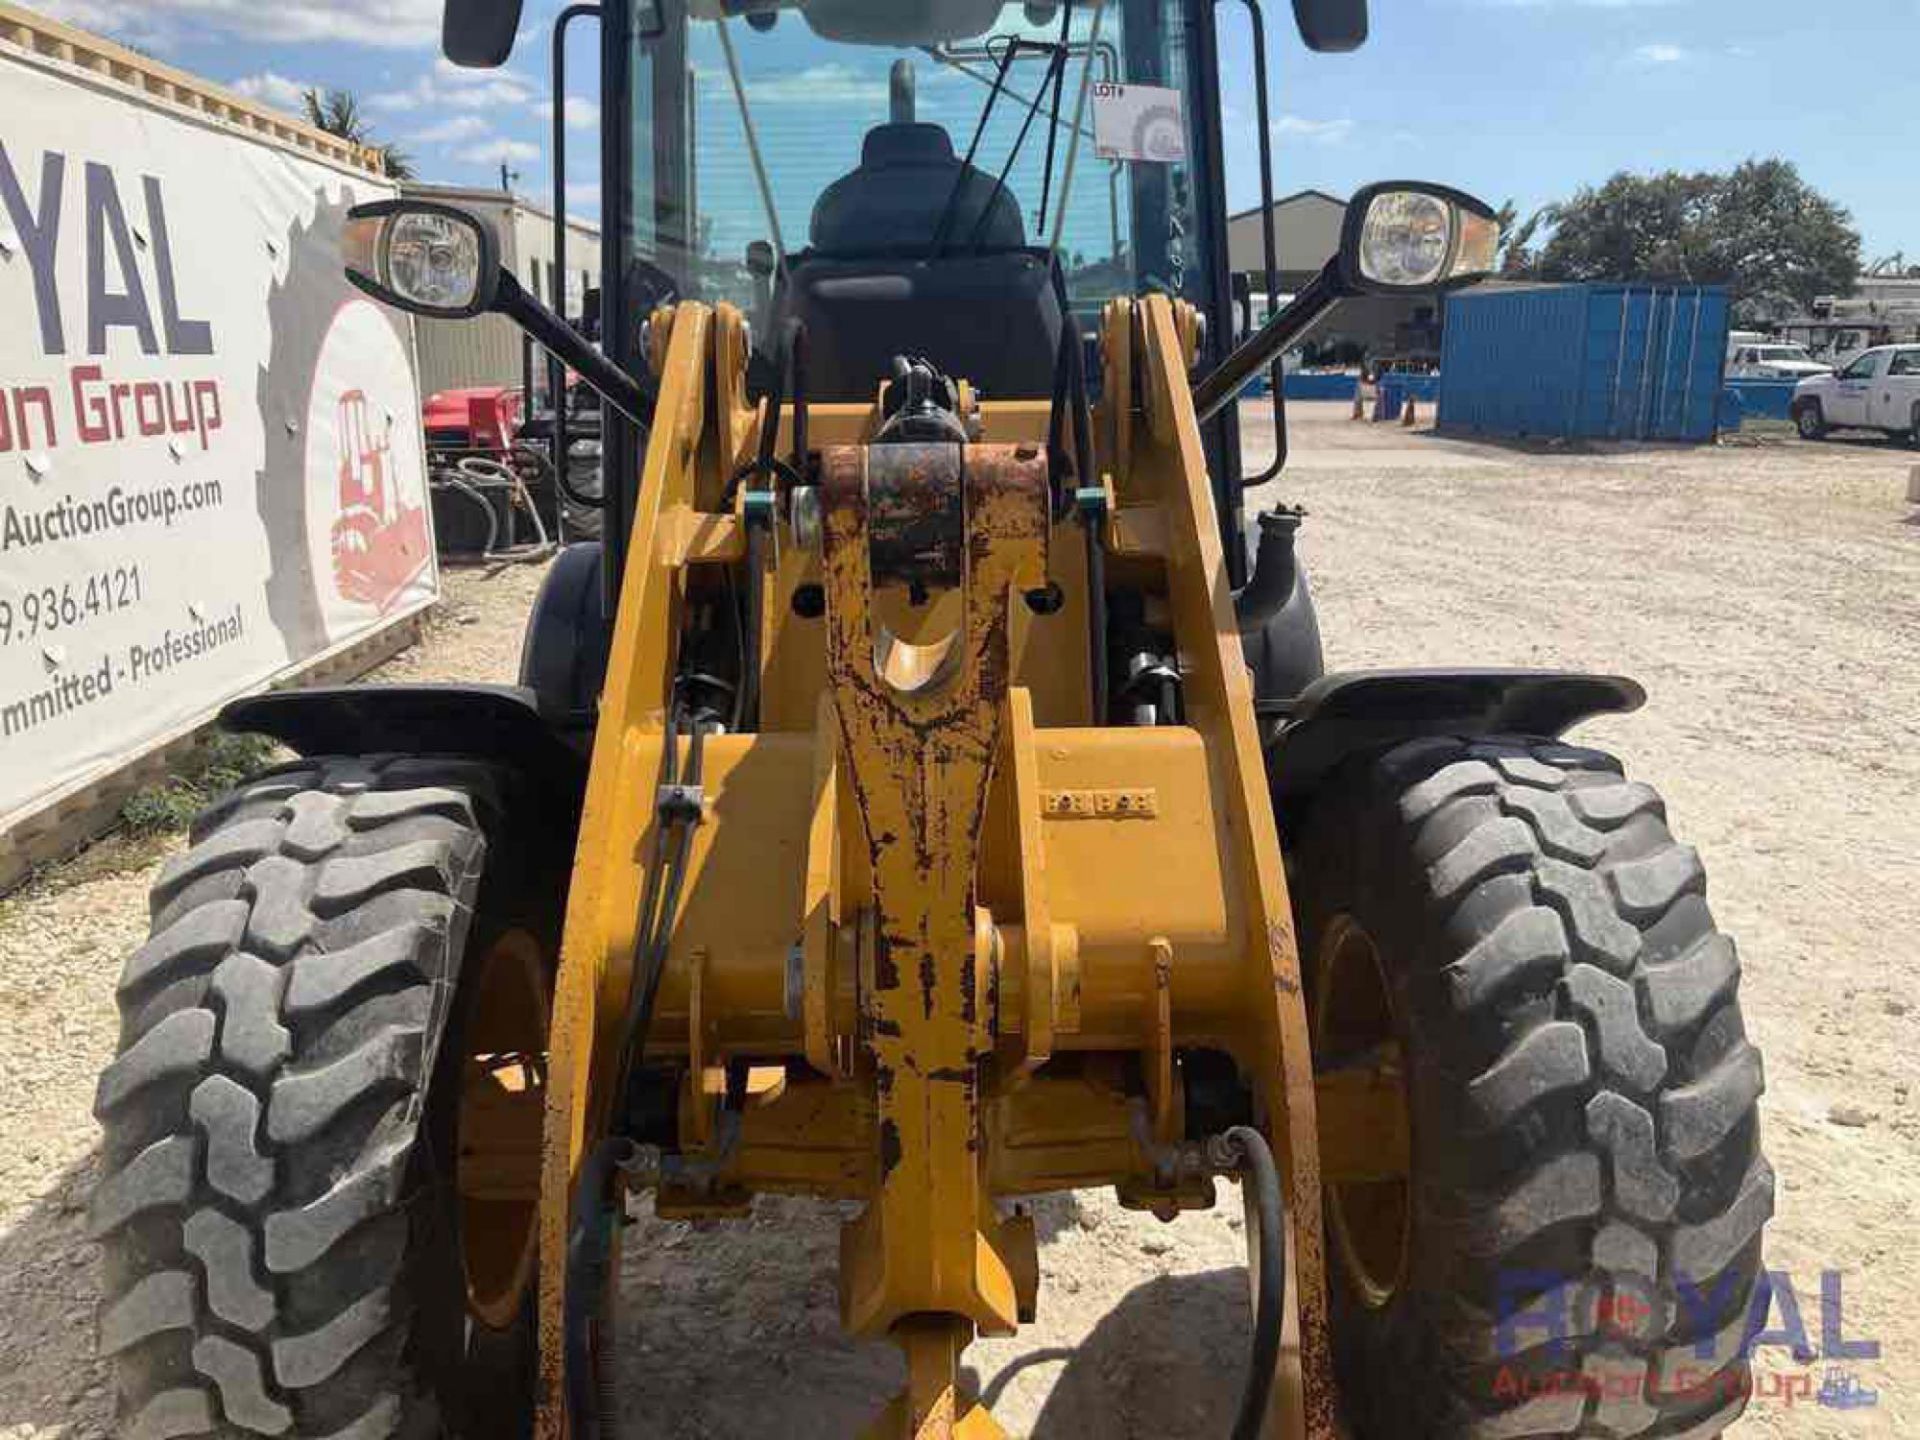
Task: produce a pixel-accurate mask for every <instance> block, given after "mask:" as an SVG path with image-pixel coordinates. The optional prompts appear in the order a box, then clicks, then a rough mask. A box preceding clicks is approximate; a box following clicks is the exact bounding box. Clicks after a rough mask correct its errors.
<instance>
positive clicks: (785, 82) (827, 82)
mask: <svg viewBox="0 0 1920 1440" xmlns="http://www.w3.org/2000/svg"><path fill="white" fill-rule="evenodd" d="M697 79H698V82H699V83H700V84H702V85H714V86H718V87H720V88H721V89H722V90H723V91H725V93H727V94H729V95H730V94H732V93H733V91H732V86H731V82H729V81H728V79H727V76H726V73H725V71H715V72H713V73H711V74H709V73H708V72H706V71H701V72H700V73H699V75H698V77H697ZM886 98H887V77H886V75H885V74H884V73H880V74H875V73H870V72H867V71H864V70H856V69H854V68H853V67H852V66H851V65H841V64H838V63H836V62H831V61H830V62H828V63H827V64H824V65H809V66H808V67H807V68H806V69H805V70H798V71H795V72H794V73H793V74H790V75H772V76H768V77H766V78H765V79H762V78H759V77H757V76H756V77H754V78H752V79H750V80H748V81H747V103H748V104H749V105H754V106H759V105H864V104H868V103H871V102H873V101H884V100H885V99H886Z"/></svg>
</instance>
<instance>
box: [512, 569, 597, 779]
mask: <svg viewBox="0 0 1920 1440" xmlns="http://www.w3.org/2000/svg"><path fill="white" fill-rule="evenodd" d="M601 569H602V550H601V546H600V542H599V541H598V540H585V541H582V542H580V543H579V544H577V545H569V546H567V547H566V549H564V550H562V551H561V552H560V554H559V556H558V557H557V558H556V559H555V560H554V562H553V565H552V567H551V568H550V569H548V571H547V575H546V579H544V580H542V581H541V582H540V593H539V594H538V595H537V596H535V597H534V601H533V610H532V612H531V613H530V614H529V615H528V616H527V633H526V638H525V639H524V640H523V641H522V642H521V647H520V683H521V685H523V686H525V687H526V688H527V689H528V690H530V691H532V692H533V695H534V697H535V701H536V703H537V704H538V706H539V709H540V713H541V714H542V715H544V716H545V717H546V718H547V719H548V721H550V722H551V723H552V724H554V725H555V726H557V727H558V728H559V729H560V730H562V731H563V732H566V733H568V734H571V735H573V736H575V737H576V743H581V742H582V741H583V740H591V739H592V737H593V725H594V720H595V717H596V716H597V714H598V712H599V708H600V688H601V686H602V685H603V684H604V683H605V681H606V678H607V655H608V652H609V651H610V650H611V649H612V647H613V623H612V621H610V620H609V619H608V618H607V612H606V604H605V600H606V590H605V585H604V581H603V577H602V575H601Z"/></svg>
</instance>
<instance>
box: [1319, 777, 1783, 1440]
mask: <svg viewBox="0 0 1920 1440" xmlns="http://www.w3.org/2000/svg"><path fill="white" fill-rule="evenodd" d="M1292 858H1293V861H1294V865H1295V869H1296V873H1297V876H1298V879H1297V882H1296V892H1295V893H1296V894H1297V896H1298V897H1299V902H1298V903H1299V906H1300V910H1301V915H1300V931H1301V944H1302V950H1301V954H1302V959H1303V962H1304V963H1305V964H1306V965H1307V967H1308V994H1309V1005H1310V1012H1309V1013H1310V1014H1311V1015H1312V1016H1313V1017H1314V1021H1315V1030H1316V1035H1315V1060H1316V1063H1317V1064H1320V1065H1322V1066H1328V1065H1330V1064H1333V1063H1336V1062H1337V1061H1338V1060H1339V1059H1340V1058H1341V1053H1340V1052H1344V1053H1345V1054H1346V1055H1347V1056H1352V1055H1353V1054H1354V1053H1355V1051H1356V1050H1361V1051H1364V1050H1365V1049H1366V1048H1367V1046H1368V1044H1369V1042H1370V1041H1377V1042H1379V1043H1384V1044H1397V1045H1398V1046H1399V1047H1400V1053H1401V1055H1402V1057H1403V1060H1402V1067H1403V1074H1404V1076H1405V1082H1406V1086H1407V1093H1408V1109H1409V1115H1410V1122H1411V1126H1410V1128H1411V1154H1410V1166H1409V1171H1410V1173H1409V1176H1408V1180H1407V1181H1406V1182H1405V1183H1404V1184H1401V1185H1400V1186H1399V1188H1398V1190H1397V1191H1396V1190H1395V1189H1394V1188H1392V1184H1391V1182H1388V1184H1387V1186H1386V1187H1385V1188H1383V1186H1382V1184H1381V1183H1379V1182H1375V1183H1368V1184H1359V1185H1355V1184H1348V1185H1332V1184H1330V1185H1329V1186H1328V1216H1327V1219H1328V1252H1329V1255H1330V1256H1331V1257H1332V1258H1331V1259H1330V1261H1329V1264H1330V1268H1331V1269H1332V1271H1333V1274H1332V1275H1331V1277H1330V1279H1331V1291H1332V1297H1333V1321H1334V1346H1335V1360H1336V1366H1337V1369H1338V1372H1339V1377H1340V1382H1341V1390H1342V1394H1343V1396H1344V1397H1345V1401H1346V1405H1347V1407H1348V1410H1349V1412H1350V1419H1351V1420H1352V1421H1353V1423H1354V1427H1355V1432H1356V1434H1357V1435H1359V1436H1362V1437H1368V1440H1382V1437H1391V1440H1411V1437H1420V1440H1493V1437H1509V1436H1521V1435H1525V1436H1643V1437H1648V1440H1653V1437H1680V1436H1685V1437H1687V1440H1701V1437H1706V1436H1710V1435H1715V1434H1718V1433H1719V1432H1720V1431H1721V1430H1722V1429H1723V1428H1724V1427H1725V1426H1727V1425H1729V1424H1731V1423H1732V1422H1733V1420H1734V1419H1735V1418H1736V1417H1737V1416H1738V1415H1739V1414H1740V1412H1741V1410H1742V1409H1743V1408H1744V1405H1745V1394H1746V1389H1747V1377H1748V1366H1747V1360H1746V1349H1747V1342H1748V1341H1749V1339H1750V1338H1751V1336H1752V1335H1753V1334H1754V1333H1756V1332H1757V1330H1758V1329H1759V1327H1760V1325H1761V1324H1762V1323H1763V1322H1764V1318H1765V1305H1766V1300H1767V1291H1766V1288H1765V1278H1764V1273H1763V1271H1762V1269H1761V1259H1760V1248H1761V1229H1762V1226H1763V1224H1764V1223H1765V1221H1766V1219H1767V1218H1768V1216H1769V1215H1770V1214H1771V1213H1772V1208H1773V1172H1772V1171H1771V1170H1770V1169H1769V1168H1768V1166H1767V1162H1766V1160H1765V1158H1764V1157H1763V1156H1762V1155H1761V1153H1760V1146H1759V1123H1758V1118H1757V1113H1756V1108H1755V1102H1756V1101H1757V1099H1758V1097H1759V1094H1760V1091H1761V1088H1762V1080H1761V1068H1760V1055H1759V1052H1758V1051H1757V1050H1756V1049H1755V1048H1754V1047H1753V1046H1752V1045H1751V1044H1749V1043H1748V1042H1747V1040H1746V1037H1745V1032H1744V1030H1743V1028H1742V1024H1741V1018H1740V1007H1739V1002H1738V999H1737V994H1736V991H1737V984H1738V976H1739V965H1738V961H1737V959H1736V957H1735V954H1734V950H1733V946H1732V943H1731V942H1730V941H1728V940H1727V939H1726V938H1725V937H1723V936H1722V935H1720V934H1719V933H1718V932H1717V931H1716V930H1715V928H1714V924H1713V920H1712V917H1711V915H1710V914H1709V913H1708V910H1707V906H1706V901H1705V898H1704V891H1705V878H1704V876H1703V874H1702V871H1701V868H1700V863H1699V858H1698V856H1697V855H1696V854H1695V853H1694V851H1693V850H1692V849H1690V848H1688V847H1686V846H1683V845H1679V844H1676V843H1675V842H1674V840H1673V838H1672V836H1671V835H1670V834H1669V833H1668V830H1667V826H1666V818H1665V807H1664V806H1663V804H1662V803H1661V801H1660V798H1659V796H1658V795H1656V794H1655V793H1654V792H1653V791H1652V790H1651V789H1650V788H1649V787H1647V786H1645V785H1642V784H1639V783H1637V782H1629V781H1627V780H1626V779H1624V778H1623V776H1622V774H1621V771H1620V767H1619V765H1618V763H1617V762H1616V761H1614V760H1612V759H1611V758H1610V757H1608V756H1605V755H1602V754H1600V753H1598V752H1596V751H1591V750H1582V749H1576V748H1574V747H1572V746H1569V745H1565V744H1562V743H1559V742H1557V741H1550V740H1526V739H1498V740H1488V741H1466V740H1453V739H1427V740H1419V741H1415V742H1412V743H1409V744H1406V745H1403V746H1401V747H1399V748H1398V749H1396V750H1394V751H1393V752H1391V753H1390V754H1388V755H1386V756H1385V757H1384V758H1381V759H1378V760H1377V761H1374V762H1370V763H1364V764H1360V765H1356V766H1350V767H1349V768H1348V769H1347V770H1345V771H1343V772H1342V773H1341V775H1340V776H1339V777H1337V778H1336V779H1335V780H1334V781H1333V782H1331V783H1330V785H1329V786H1328V787H1327V789H1326V790H1325V791H1323V792H1322V797H1321V798H1320V799H1318V800H1317V801H1316V802H1315V807H1314V809H1313V810H1312V811H1311V812H1310V813H1309V814H1307V815H1306V817H1305V818H1304V824H1303V828H1302V830H1301V832H1300V834H1299V835H1298V837H1297V844H1296V845H1295V847H1294V851H1293V856H1292ZM1356 937H1362V938H1364V940H1365V942H1366V945H1364V946H1363V945H1361V943H1360V938H1356ZM1368 946H1370V947H1371V949H1370V950H1369V949H1368V948H1367V947H1368ZM1369 955H1371V958H1372V961H1373V966H1372V968H1373V969H1374V971H1375V972H1376V973H1377V975H1378V977H1379V978H1378V981H1377V984H1376V988H1377V990H1378V992H1379V994H1378V996H1377V997H1376V998H1374V999H1372V1000H1369V999H1368V996H1367V993H1366V992H1367V989H1368V981H1367V976H1366V972H1367V969H1368V967H1367V965H1366V964H1364V963H1363V962H1364V961H1365V959H1366V958H1367V957H1368V956H1369ZM1356 957H1358V958H1356ZM1369 1015H1371V1016H1372V1017H1373V1019H1372V1020H1371V1021H1369V1020H1368V1019H1367V1017H1368V1016H1369ZM1369 1026H1371V1027H1372V1030H1373V1032H1374V1033H1372V1034H1369V1033H1368V1032H1369ZM1396 1199H1397V1201H1398V1204H1399V1207H1400V1208H1399V1209H1398V1210H1397V1211H1396V1210H1395V1209H1394V1202H1395V1201H1396ZM1756 1309H1757V1310H1758V1311H1759V1313H1758V1314H1756V1313H1755V1311H1756ZM1696 1347H1701V1348H1700V1349H1696Z"/></svg>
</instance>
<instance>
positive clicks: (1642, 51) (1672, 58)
mask: <svg viewBox="0 0 1920 1440" xmlns="http://www.w3.org/2000/svg"><path fill="white" fill-rule="evenodd" d="M1686 58H1687V52H1686V51H1685V50H1684V49H1682V48H1681V47H1680V46H1678V45H1667V44H1653V45H1642V46H1641V47H1640V48H1639V49H1637V50H1635V51H1634V52H1633V60H1634V63H1635V64H1636V65H1678V64H1679V63H1680V62H1681V61H1682V60H1685V59H1686Z"/></svg>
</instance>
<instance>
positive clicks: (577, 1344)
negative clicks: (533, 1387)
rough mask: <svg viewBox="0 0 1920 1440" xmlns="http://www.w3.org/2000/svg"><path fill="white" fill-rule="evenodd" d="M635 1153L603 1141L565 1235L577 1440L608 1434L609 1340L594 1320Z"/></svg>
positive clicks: (585, 1172)
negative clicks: (622, 1173) (621, 1179)
mask: <svg viewBox="0 0 1920 1440" xmlns="http://www.w3.org/2000/svg"><path fill="white" fill-rule="evenodd" d="M632 1148H633V1142H632V1141H631V1140H626V1139H608V1140H603V1141H601V1142H600V1144H598V1145H596V1146H595V1147H594V1148H593V1150H592V1151H590V1152H589V1153H588V1155H587V1158H586V1161H585V1163H583V1164H582V1165H581V1167H580V1180H579V1185H578V1188H577V1189H576V1190H575V1191H574V1202H573V1204H574V1210H573V1221H572V1224H571V1225H570V1226H569V1227H568V1234H567V1308H566V1315H565V1317H564V1337H565V1340H564V1343H565V1346H566V1375H567V1389H566V1394H567V1419H568V1424H569V1428H570V1430H571V1432H572V1433H573V1435H575V1436H576V1437H578V1440H598V1437H600V1436H602V1435H604V1434H606V1433H607V1427H606V1424H605V1422H606V1420H607V1419H608V1418H609V1417H608V1416H607V1415H606V1414H605V1413H604V1412H603V1408H602V1406H603V1399H604V1397H605V1396H606V1394H607V1389H606V1386H605V1384H604V1381H603V1378H602V1376H603V1370H604V1367H605V1365H606V1362H607V1361H608V1359H610V1358H611V1357H609V1356H607V1355H606V1354H605V1350H606V1337H602V1338H601V1341H600V1343H599V1344H598V1345H596V1344H595V1339H596V1337H595V1335H594V1329H595V1320H596V1318H597V1317H598V1316H599V1314H600V1312H601V1310H602V1306H603V1297H604V1296H605V1295H606V1293H607V1286H608V1282H609V1280H610V1279H611V1278H612V1276H611V1272H612V1269H613V1236H614V1231H615V1230H616V1229H617V1228H618V1226H619V1224H620V1212H619V1210H618V1209H617V1208H616V1207H615V1205H614V1203H613V1177H614V1172H615V1171H616V1170H617V1169H618V1168H619V1165H620V1162H621V1160H622V1159H623V1158H624V1157H625V1156H626V1154H627V1153H628V1152H629V1151H631V1150H632Z"/></svg>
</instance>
